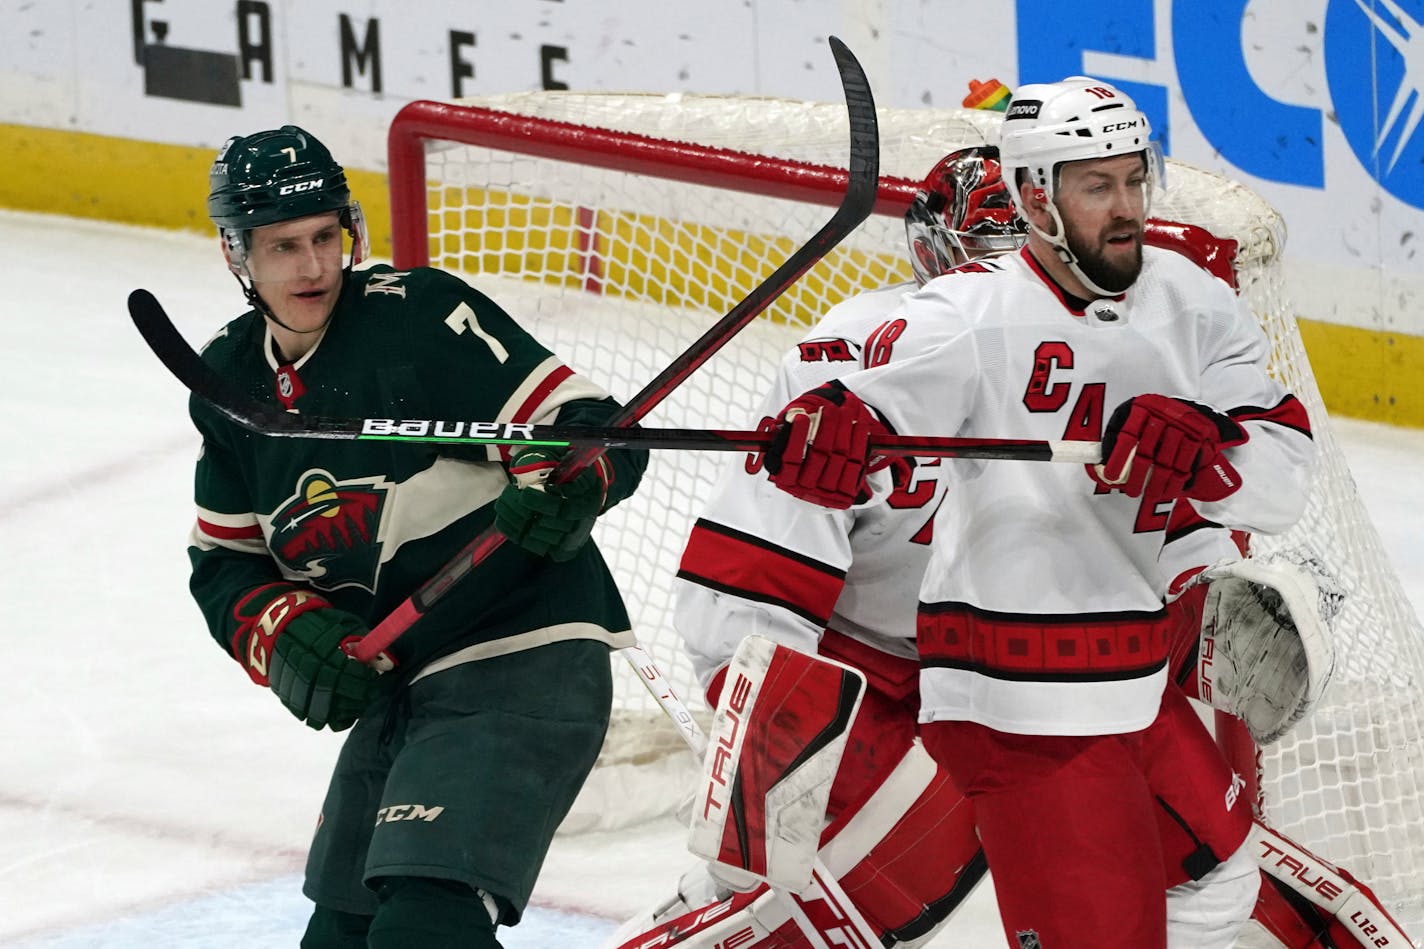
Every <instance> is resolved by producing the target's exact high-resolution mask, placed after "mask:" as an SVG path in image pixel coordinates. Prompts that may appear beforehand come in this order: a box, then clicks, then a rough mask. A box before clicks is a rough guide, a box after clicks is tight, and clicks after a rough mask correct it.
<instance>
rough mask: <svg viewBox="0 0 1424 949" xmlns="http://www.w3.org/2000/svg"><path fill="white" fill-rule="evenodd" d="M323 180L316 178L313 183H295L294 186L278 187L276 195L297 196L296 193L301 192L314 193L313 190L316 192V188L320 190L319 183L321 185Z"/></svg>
mask: <svg viewBox="0 0 1424 949" xmlns="http://www.w3.org/2000/svg"><path fill="white" fill-rule="evenodd" d="M323 180H324V179H322V178H317V179H315V180H313V181H298V182H297V183H296V184H294V185H282V187H280V188H278V189H277V193H278V194H297V193H298V192H301V191H314V190H316V189H317V188H320V187H321V183H322V181H323Z"/></svg>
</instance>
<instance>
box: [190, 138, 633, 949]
mask: <svg viewBox="0 0 1424 949" xmlns="http://www.w3.org/2000/svg"><path fill="white" fill-rule="evenodd" d="M208 212H209V216H210V217H211V218H212V220H213V222H214V224H216V225H217V227H218V231H219V234H220V236H221V240H222V248H223V253H224V255H225V257H226V259H227V264H228V267H229V269H230V270H231V271H232V272H233V273H234V274H235V275H236V276H237V278H238V282H239V283H240V284H241V285H242V287H243V290H244V292H245V294H246V296H247V300H248V302H249V304H250V305H251V307H252V309H251V310H249V311H248V312H247V313H245V314H243V315H242V316H239V317H238V318H237V319H235V320H233V321H232V322H231V323H229V324H227V325H226V326H225V327H223V328H222V329H221V330H220V331H219V332H218V333H217V335H216V336H214V337H213V339H212V341H211V342H209V344H208V345H207V347H206V348H205V350H204V353H203V358H204V359H205V360H207V361H208V362H209V363H210V364H211V365H212V366H214V367H215V368H216V369H217V370H218V371H219V372H220V373H221V374H222V375H223V376H224V377H225V378H226V379H228V380H229V381H230V382H232V383H233V384H234V385H235V386H236V387H237V388H238V389H239V390H240V391H242V392H244V393H246V394H248V395H249V396H251V397H252V398H254V399H258V400H261V401H263V402H265V403H267V404H269V405H272V406H274V407H281V408H282V409H285V410H287V411H291V412H298V413H302V414H307V415H360V416H389V417H399V418H420V417H425V418H436V417H438V418H459V419H469V420H490V421H511V422H531V423H557V424H565V425H569V424H573V425H576V424H589V425H602V424H607V422H608V420H609V419H610V417H611V416H612V415H613V414H614V412H615V411H616V410H617V404H616V403H615V402H614V401H613V400H612V399H611V398H609V397H608V395H607V393H605V392H603V391H602V390H601V389H600V388H599V387H598V386H597V385H595V384H594V383H593V382H591V381H589V380H588V379H586V378H583V377H582V376H579V375H578V374H576V373H575V372H573V371H572V370H571V369H569V368H568V367H566V366H564V365H563V364H562V363H561V362H560V361H559V360H558V358H557V357H555V356H554V355H552V354H551V353H550V352H549V351H548V350H546V349H545V348H544V347H542V346H541V345H540V344H539V343H538V342H537V341H535V340H534V339H533V338H532V337H530V336H529V335H528V334H527V333H525V332H524V331H523V330H522V329H520V327H519V326H518V325H517V324H516V323H515V322H514V320H513V319H512V318H511V317H510V316H509V314H507V313H506V312H504V310H502V309H501V308H500V307H499V306H498V305H496V304H495V303H494V302H493V301H491V300H490V299H489V298H488V297H486V296H484V295H483V294H481V293H479V292H478V291H476V290H474V289H472V288H471V287H469V286H468V285H467V284H465V283H464V282H463V281H462V280H460V279H458V278H456V277H454V276H452V275H449V274H445V273H442V272H440V271H438V270H432V269H428V268H413V269H411V270H407V271H396V270H394V269H392V268H391V267H388V266H383V265H378V266H373V267H370V268H368V269H363V270H355V269H353V268H354V266H355V264H357V263H359V262H360V260H361V259H362V257H363V256H364V255H365V254H366V250H367V246H368V245H367V237H366V231H365V226H364V222H363V220H362V217H361V212H360V208H359V206H358V205H357V204H355V203H354V202H353V201H352V200H351V194H350V189H349V187H348V186H347V183H346V177H345V173H344V171H343V169H342V168H341V166H340V165H338V164H337V163H336V162H335V161H334V160H333V159H332V157H331V154H330V153H329V152H328V151H327V149H326V148H325V147H324V146H323V145H322V144H321V143H320V142H319V141H317V140H316V139H315V138H314V137H313V136H312V135H310V134H309V133H307V132H305V131H303V130H302V129H299V128H297V127H295V126H290V125H289V126H284V127H283V128H281V129H278V130H273V131H264V132H258V133H256V134H252V135H247V136H237V137H234V138H232V139H230V140H229V141H228V142H227V144H226V145H224V146H223V149H222V151H221V152H219V154H218V156H217V160H216V161H215V162H214V164H213V167H212V174H211V192H210V194H209V197H208ZM348 241H349V242H350V245H351V250H350V256H349V257H347V254H346V250H345V247H344V245H345V243H347V242H348ZM191 414H192V417H193V422H194V424H195V425H196V426H197V428H198V431H199V433H200V434H201V435H202V442H203V450H202V454H201V456H200V458H199V460H198V463H197V471H196V486H195V492H196V501H197V506H198V520H197V525H196V527H195V528H194V531H193V535H192V538H191V542H190V547H189V555H190V558H191V560H192V567H193V569H192V579H191V584H190V585H191V589H192V593H193V596H194V597H195V599H196V600H197V602H198V605H199V607H200V608H201V610H202V612H203V615H204V617H205V618H206V620H207V624H208V627H209V630H210V632H211V634H212V635H213V637H214V638H215V639H216V640H217V642H218V645H219V646H221V647H222V649H223V650H224V651H226V652H227V653H228V654H229V655H230V656H231V657H232V658H233V659H235V660H236V661H237V662H238V663H240V664H241V665H242V667H243V668H244V669H245V670H246V672H247V674H248V675H249V676H250V677H251V678H252V680H253V681H254V682H256V683H257V684H259V685H262V686H266V687H268V688H270V689H271V690H272V692H273V693H274V694H275V696H276V698H277V699H278V700H279V701H281V703H282V704H283V705H284V706H285V707H286V708H287V709H288V710H289V711H291V713H292V714H293V715H294V716H296V717H297V718H298V719H300V720H302V721H303V722H305V723H306V724H307V725H308V726H310V727H312V728H318V729H319V728H330V729H332V730H333V731H342V730H345V729H348V728H349V729H351V731H350V734H349V735H348V736H347V738H346V741H345V745H344V746H343V748H342V751H341V755H340V758H339V759H338V762H337V765H336V769H335V773H334V774H333V776H332V779H331V784H330V787H329V789H328V791H327V796H326V800H325V802H324V804H323V806H322V813H321V822H320V825H319V828H318V830H317V834H316V837H315V839H314V841H313V843H312V849H311V853H310V856H309V858H308V862H307V873H306V885H305V887H304V890H305V893H306V894H307V896H308V897H309V898H311V899H312V900H313V901H314V902H315V904H316V907H315V909H314V911H313V913H312V916H311V920H310V922H309V923H308V925H307V930H306V933H305V935H304V937H303V939H302V942H301V945H302V946H303V947H307V949H346V947H351V949H354V947H365V946H371V947H382V949H385V947H396V946H402V947H405V946H421V947H423V949H440V947H446V946H450V947H453V946H457V945H458V946H461V947H485V949H488V947H497V946H498V945H499V943H498V942H497V941H496V939H495V927H496V925H501V924H502V925H513V924H515V923H517V922H518V921H519V917H520V914H521V913H522V912H523V910H524V907H525V904H526V902H527V901H528V898H529V893H530V890H531V889H532V887H533V885H534V880H535V877H536V876H537V874H538V871H539V867H540V865H541V863H542V862H543V859H544V855H545V853H546V851H547V849H548V846H549V842H550V839H551V837H552V835H553V832H554V829H555V828H556V827H557V826H558V824H559V822H560V821H561V820H562V818H563V817H564V815H565V814H566V813H567V811H568V809H569V807H570V806H571V804H572V802H573V799H574V796H575V794H576V793H577V791H578V789H579V787H580V786H581V785H582V783H583V781H584V779H585V777H586V776H587V774H588V772H589V769H590V768H591V767H592V765H593V762H594V759H595V757H596V756H597V754H598V751H599V748H600V745H601V743H602V740H603V735H604V731H605V728H606V726H607V722H608V715H609V707H610V703H611V696H612V685H611V670H610V664H609V659H608V652H609V649H610V647H614V648H616V647H620V646H624V645H630V644H631V643H632V641H633V636H632V633H631V631H630V624H629V620H628V616H627V613H626V611H625V609H624V606H623V603H622V600H621V599H620V597H619V594H618V590H617V588H616V587H615V585H614V582H613V579H612V577H611V575H610V574H609V571H608V568H607V567H606V566H605V564H604V562H603V559H602V558H601V557H600V555H599V553H598V550H597V548H596V546H595V545H594V544H593V543H591V542H589V533H590V531H591V529H592V526H593V522H594V519H595V518H596V517H597V516H598V514H599V513H600V512H602V511H603V510H606V509H607V508H608V507H609V506H610V505H612V504H614V503H616V502H618V501H620V500H622V499H623V498H626V497H627V496H628V495H630V494H631V493H632V492H633V490H634V488H635V487H636V486H637V484H638V481H639V478H640V477H641V475H642V471H643V468H644V466H645V465H646V463H647V457H646V453H642V452H633V451H614V452H609V453H608V454H606V455H604V456H603V457H602V458H600V459H599V461H598V463H596V464H595V465H593V466H592V467H590V468H588V469H586V470H584V471H583V472H581V473H580V474H579V475H577V476H576V477H575V478H574V479H573V480H571V481H568V482H566V483H563V484H558V485H555V484H545V483H543V481H542V479H541V475H544V474H547V472H548V470H549V469H550V468H552V466H553V464H554V463H555V462H556V460H557V457H558V455H557V453H556V452H550V451H549V450H548V449H541V448H526V449H524V450H523V451H522V452H519V453H517V454H515V455H514V457H513V458H510V457H508V456H507V452H508V449H500V448H491V447H484V446H447V445H440V446H431V445H413V444H401V443H393V442H380V441H330V440H300V439H286V438H264V437H262V436H257V435H253V434H251V433H249V432H247V431H245V430H243V429H241V428H239V427H238V426H237V425H236V424H234V423H232V422H231V421H229V420H228V419H227V418H225V417H224V416H222V415H221V414H220V413H218V412H217V411H215V410H214V409H213V408H212V407H210V406H209V405H207V404H206V403H204V402H202V401H201V400H198V399H196V398H195V399H194V400H193V402H192V405H191ZM491 522H493V523H494V524H495V526H496V527H498V529H499V530H501V531H502V532H504V533H505V534H506V535H507V536H508V537H509V538H510V539H511V541H512V542H511V543H506V544H504V545H503V546H502V547H500V548H499V549H498V550H497V551H496V552H495V553H494V554H493V555H492V556H491V557H489V558H488V559H487V560H485V561H484V562H483V563H481V565H480V566H479V567H478V568H477V571H478V572H477V573H476V574H475V575H474V576H472V577H471V578H469V580H467V581H466V582H465V583H464V584H462V585H461V586H460V587H458V588H457V589H454V590H451V591H450V592H449V594H448V595H446V596H444V597H443V598H441V599H440V601H439V603H438V604H437V605H435V606H434V607H433V608H432V609H431V610H430V611H429V612H428V613H426V614H425V615H424V616H423V617H422V619H421V620H420V621H419V622H418V623H416V624H415V625H414V626H413V627H411V628H410V629H409V630H408V631H407V632H406V633H405V634H404V635H403V636H401V637H400V638H399V639H398V640H397V641H396V642H395V644H394V645H393V646H392V647H391V650H390V656H389V658H390V659H391V660H393V661H394V663H395V668H394V669H393V670H391V671H388V672H386V673H385V674H384V675H378V674H377V673H376V672H375V671H373V670H372V669H369V668H367V667H366V666H363V665H361V664H359V663H357V662H355V661H354V660H352V659H349V658H347V656H346V655H345V653H344V652H343V651H342V643H343V641H345V640H347V639H348V638H350V637H359V636H362V635H364V634H365V633H366V632H367V631H368V630H369V628H370V627H371V626H373V625H374V624H376V623H377V622H379V621H380V620H381V619H382V618H383V617H384V616H385V615H386V614H387V613H389V612H390V611H391V609H392V608H394V607H395V606H397V605H398V604H400V603H402V602H403V601H404V600H405V599H406V598H407V597H408V596H409V595H410V594H411V593H412V592H414V591H415V590H416V589H417V588H418V587H419V586H420V584H421V583H422V582H423V581H424V580H426V579H427V578H428V577H430V576H431V575H432V574H433V573H435V572H436V570H438V569H439V568H440V567H441V566H443V565H444V564H445V562H446V561H448V560H449V559H450V558H451V557H453V556H454V555H455V554H456V553H457V552H458V551H459V550H460V549H461V548H462V547H464V546H465V544H466V543H468V541H469V540H470V539H471V538H472V537H473V536H475V534H476V533H478V532H479V531H480V530H481V529H483V528H485V527H486V526H488V525H489V524H490V523H491ZM551 683H557V687H556V688H555V687H551ZM274 767H280V765H277V764H276V763H274ZM274 777H275V776H274ZM254 778H255V779H257V780H266V779H267V778H265V777H263V778H257V776H254Z"/></svg>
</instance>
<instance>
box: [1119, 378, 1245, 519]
mask: <svg viewBox="0 0 1424 949" xmlns="http://www.w3.org/2000/svg"><path fill="white" fill-rule="evenodd" d="M1247 437H1248V436H1247V434H1246V430H1245V429H1244V428H1242V427H1241V426H1240V425H1238V424H1236V422H1234V421H1232V420H1231V419H1230V418H1229V417H1227V416H1226V415H1223V414H1222V413H1220V412H1218V411H1216V410H1215V409H1213V408H1211V407H1210V406H1206V405H1202V404H1200V403H1198V402H1188V401H1187V400H1185V399H1173V398H1169V397H1168V396H1165V395H1139V396H1137V397H1136V398H1132V399H1128V400H1127V401H1126V402H1124V403H1122V404H1121V405H1119V406H1118V407H1117V409H1116V410H1115V411H1114V412H1113V414H1112V418H1110V419H1109V420H1108V424H1107V428H1106V430H1104V432H1103V457H1104V458H1105V459H1107V460H1106V461H1104V462H1103V463H1102V464H1100V465H1095V466H1094V468H1093V472H1094V476H1095V478H1096V479H1097V480H1099V481H1100V482H1102V483H1103V484H1107V485H1111V486H1119V485H1120V486H1121V487H1122V489H1123V491H1124V492H1125V493H1126V494H1127V496H1128V497H1131V498H1135V497H1146V498H1148V499H1149V500H1151V501H1153V502H1157V501H1170V500H1172V499H1174V498H1179V497H1188V498H1193V499H1194V500H1198V501H1220V500H1221V499H1222V498H1225V497H1227V496H1228V495H1230V494H1233V493H1235V491H1236V490H1237V488H1239V487H1241V476H1240V475H1239V474H1238V473H1237V471H1236V469H1235V468H1234V467H1232V465H1231V462H1229V461H1227V460H1226V457H1225V456H1224V455H1223V454H1222V450H1223V449H1226V448H1231V447H1233V446H1235V445H1241V444H1244V443H1245V441H1246V439H1247Z"/></svg>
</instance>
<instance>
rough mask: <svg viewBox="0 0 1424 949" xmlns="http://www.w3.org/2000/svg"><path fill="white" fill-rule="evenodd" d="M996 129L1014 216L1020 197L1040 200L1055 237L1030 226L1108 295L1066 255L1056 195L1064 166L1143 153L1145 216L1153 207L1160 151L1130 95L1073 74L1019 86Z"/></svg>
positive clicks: (1096, 290)
mask: <svg viewBox="0 0 1424 949" xmlns="http://www.w3.org/2000/svg"><path fill="white" fill-rule="evenodd" d="M1002 129H1003V130H1002V133H1001V135H1000V138H999V151H1000V162H1001V164H1002V166H1003V175H1004V183H1005V184H1006V186H1007V187H1008V189H1009V193H1010V194H1011V195H1013V199H1014V204H1015V206H1016V207H1017V208H1018V209H1019V213H1020V214H1025V211H1024V199H1025V194H1026V193H1027V194H1031V195H1033V196H1034V197H1035V198H1036V199H1039V200H1042V201H1043V202H1045V205H1046V209H1047V211H1048V214H1049V216H1050V217H1051V218H1052V219H1053V225H1054V233H1052V234H1049V233H1047V232H1045V231H1043V230H1041V229H1040V228H1038V227H1035V226H1034V225H1033V224H1030V225H1029V226H1030V227H1031V228H1033V231H1034V232H1035V233H1036V234H1038V235H1039V237H1041V238H1042V239H1043V240H1045V241H1047V242H1048V243H1049V244H1050V245H1051V246H1052V247H1053V249H1054V251H1055V252H1056V253H1057V254H1058V256H1059V257H1060V258H1061V259H1062V260H1063V262H1064V263H1065V264H1067V265H1068V268H1069V269H1070V270H1071V271H1072V272H1073V275H1074V276H1075V277H1077V278H1078V279H1079V280H1081V281H1082V282H1083V284H1084V285H1085V286H1086V287H1088V288H1089V289H1090V290H1092V291H1093V292H1094V293H1098V294H1102V295H1103V296H1112V295H1113V293H1112V292H1111V291H1109V290H1105V289H1103V288H1102V287H1099V286H1098V285H1097V284H1095V283H1094V282H1093V281H1092V280H1091V279H1089V278H1088V277H1086V276H1085V275H1084V274H1083V271H1082V269H1081V268H1080V267H1079V265H1078V261H1077V259H1076V258H1075V257H1074V255H1073V253H1072V252H1071V251H1070V250H1069V249H1068V243H1067V237H1066V232H1065V229H1064V226H1063V219H1062V217H1061V216H1060V215H1059V211H1058V207H1057V205H1056V203H1055V202H1054V190H1055V188H1056V187H1057V185H1058V172H1059V169H1060V167H1061V166H1062V165H1063V164H1064V163H1065V162H1072V161H1088V160H1092V159H1101V158H1115V157H1117V156H1119V155H1131V154H1134V153H1141V154H1142V156H1143V163H1144V166H1145V170H1146V172H1147V173H1146V176H1145V178H1144V181H1143V216H1144V217H1145V216H1146V215H1147V214H1148V213H1149V210H1150V208H1151V198H1152V191H1153V189H1154V188H1159V187H1161V186H1162V183H1163V181H1164V176H1163V165H1162V150H1161V148H1160V147H1159V146H1158V144H1157V143H1156V142H1154V141H1152V140H1151V136H1152V126H1151V124H1150V123H1149V122H1148V121H1147V116H1146V115H1144V114H1143V113H1142V111H1141V110H1139V109H1138V108H1137V105H1136V104H1135V103H1134V102H1133V101H1132V99H1131V98H1130V97H1129V96H1127V95H1126V94H1124V93H1123V92H1121V91H1119V90H1117V89H1115V88H1113V87H1112V86H1110V85H1108V84H1107V83H1105V82H1102V81H1100V80H1097V79H1090V78H1089V77H1087V76H1074V77H1072V78H1070V79H1065V80H1063V81H1062V82H1055V83H1044V84H1038V85H1028V86H1023V87H1021V88H1020V89H1019V90H1018V91H1017V92H1016V93H1014V97H1013V101H1011V102H1010V103H1009V107H1008V110H1007V111H1006V112H1005V113H1004V122H1003V126H1002ZM1025 217H1027V215H1026V214H1025Z"/></svg>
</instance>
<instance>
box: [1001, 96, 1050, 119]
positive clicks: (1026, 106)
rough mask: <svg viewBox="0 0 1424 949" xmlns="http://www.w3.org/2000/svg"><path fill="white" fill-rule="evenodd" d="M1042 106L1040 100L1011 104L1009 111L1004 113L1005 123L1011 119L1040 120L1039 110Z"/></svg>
mask: <svg viewBox="0 0 1424 949" xmlns="http://www.w3.org/2000/svg"><path fill="white" fill-rule="evenodd" d="M1042 106H1043V102H1042V101H1041V100H1039V99H1028V100H1026V101H1024V102H1012V103H1010V104H1009V110H1008V111H1007V112H1005V113H1004V121H1005V122H1007V121H1009V120H1010V119H1036V118H1038V110H1039V109H1040V108H1041V107H1042Z"/></svg>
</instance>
